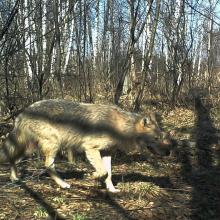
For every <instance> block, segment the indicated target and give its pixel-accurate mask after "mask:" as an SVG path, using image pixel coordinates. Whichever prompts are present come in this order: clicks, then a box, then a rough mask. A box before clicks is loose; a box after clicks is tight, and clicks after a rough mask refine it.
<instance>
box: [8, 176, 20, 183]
mask: <svg viewBox="0 0 220 220" xmlns="http://www.w3.org/2000/svg"><path fill="white" fill-rule="evenodd" d="M10 180H11V182H12V183H16V182H18V181H19V180H20V179H19V178H18V177H17V176H10Z"/></svg>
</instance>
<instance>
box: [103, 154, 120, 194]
mask: <svg viewBox="0 0 220 220" xmlns="http://www.w3.org/2000/svg"><path fill="white" fill-rule="evenodd" d="M102 161H103V164H104V167H105V169H106V170H107V172H108V176H107V178H106V179H105V184H106V188H107V189H108V191H110V192H113V193H116V192H120V190H119V189H116V188H115V187H114V185H113V183H112V166H111V156H103V157H102Z"/></svg>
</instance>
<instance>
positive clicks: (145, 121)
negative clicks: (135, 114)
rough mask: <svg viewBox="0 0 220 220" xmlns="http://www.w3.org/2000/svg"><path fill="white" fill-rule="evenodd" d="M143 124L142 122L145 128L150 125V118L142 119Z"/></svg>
mask: <svg viewBox="0 0 220 220" xmlns="http://www.w3.org/2000/svg"><path fill="white" fill-rule="evenodd" d="M143 122H144V127H146V126H147V125H149V124H150V118H149V117H144V118H143Z"/></svg>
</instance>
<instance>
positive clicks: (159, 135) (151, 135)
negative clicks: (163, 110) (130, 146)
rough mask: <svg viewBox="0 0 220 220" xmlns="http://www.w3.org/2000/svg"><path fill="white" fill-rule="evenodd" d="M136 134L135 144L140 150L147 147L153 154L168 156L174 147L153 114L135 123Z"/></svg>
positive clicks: (169, 136)
mask: <svg viewBox="0 0 220 220" xmlns="http://www.w3.org/2000/svg"><path fill="white" fill-rule="evenodd" d="M136 132H137V144H138V145H139V146H140V147H141V148H145V147H147V148H148V149H149V150H150V151H151V152H152V153H154V154H158V155H161V156H168V155H169V154H170V150H171V148H172V147H173V146H174V145H175V142H174V140H173V139H172V137H171V135H170V134H169V133H165V132H163V131H162V130H161V129H160V127H159V125H158V122H157V119H156V116H155V114H150V115H148V116H145V117H142V118H141V119H140V120H139V121H138V122H137V123H136Z"/></svg>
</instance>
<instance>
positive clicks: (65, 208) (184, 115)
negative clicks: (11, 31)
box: [0, 109, 220, 220]
mask: <svg viewBox="0 0 220 220" xmlns="http://www.w3.org/2000/svg"><path fill="white" fill-rule="evenodd" d="M196 120H197V117H196V115H195V113H194V112H193V111H190V110H184V109H176V110H174V111H173V112H171V113H169V114H167V115H166V117H165V120H164V121H163V122H164V127H165V129H167V130H170V129H171V128H172V130H175V136H176V137H177V138H178V139H187V142H185V144H182V145H181V146H178V148H177V149H175V151H174V153H173V155H172V156H170V157H168V158H157V157H155V156H153V155H151V154H150V153H149V156H148V157H143V156H141V155H134V156H129V157H128V156H125V155H120V157H119V155H118V156H116V157H115V158H114V162H113V173H114V176H113V181H114V182H115V184H116V185H117V187H118V188H120V189H121V193H119V194H115V195H112V194H109V193H108V192H106V191H105V190H104V189H102V188H101V186H100V185H98V184H97V183H96V182H95V181H93V180H92V179H91V178H90V177H89V176H88V175H86V174H88V173H91V172H92V170H91V167H90V166H89V165H88V163H86V162H84V161H79V162H78V164H77V165H76V166H75V165H74V166H71V165H70V164H68V163H67V162H61V161H60V160H58V163H57V169H58V171H60V172H61V175H62V176H63V177H64V178H66V180H67V182H68V183H71V186H72V187H71V188H70V189H66V190H64V189H60V188H59V187H57V186H56V185H55V183H54V182H53V181H52V180H51V179H50V178H49V177H48V176H47V175H46V174H45V172H44V168H43V164H42V160H38V159H36V158H32V159H29V160H27V161H26V162H25V163H21V164H20V166H19V170H20V171H21V173H22V179H23V182H22V183H20V184H12V183H10V181H9V167H7V166H4V167H2V166H1V167H0V188H1V190H0V200H1V206H0V219H23V220H25V219H27V220H29V219H76V220H85V219H99V220H100V219H106V220H108V219H110V220H112V219H144V220H145V219H161V220H166V219H169V220H172V219H178V220H181V219H184V220H185V219H204V220H206V219H213V220H214V219H216V220H217V219H220V213H219V207H220V175H219V174H220V170H219V169H218V168H219V165H218V164H219V157H218V156H216V154H217V152H218V151H219V146H217V145H216V146H215V148H211V150H212V155H214V154H215V153H216V154H215V155H214V156H213V158H215V162H213V164H212V166H209V167H204V166H200V164H199V159H198V158H199V151H200V149H198V148H197V147H196V146H197V145H196V142H197V141H198V137H197V136H196V135H197V134H198V131H197V129H198V125H197V124H196ZM190 143H195V144H190ZM210 146H211V145H210ZM218 155H219V154H218ZM213 161H214V160H213ZM36 168H38V169H36ZM49 216H52V217H51V218H49Z"/></svg>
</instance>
